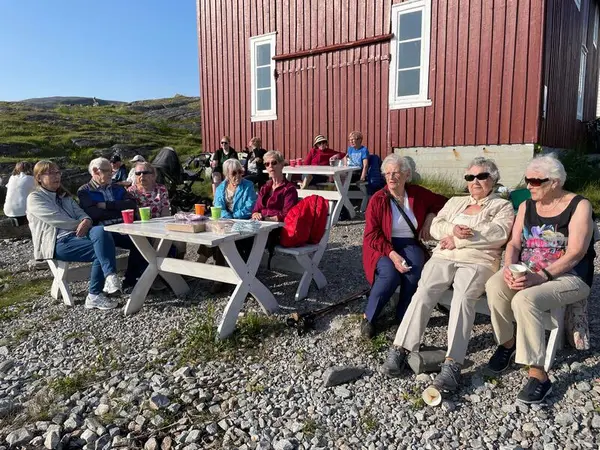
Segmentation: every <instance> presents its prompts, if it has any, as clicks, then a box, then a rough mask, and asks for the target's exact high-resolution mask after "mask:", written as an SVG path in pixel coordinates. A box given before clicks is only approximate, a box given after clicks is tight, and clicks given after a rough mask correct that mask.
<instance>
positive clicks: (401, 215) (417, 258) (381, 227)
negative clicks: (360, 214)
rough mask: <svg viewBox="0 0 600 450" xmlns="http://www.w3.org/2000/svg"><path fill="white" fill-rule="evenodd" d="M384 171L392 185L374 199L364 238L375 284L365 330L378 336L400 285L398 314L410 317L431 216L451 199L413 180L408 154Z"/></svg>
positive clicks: (366, 262) (368, 273) (367, 334)
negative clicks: (379, 321) (382, 317)
mask: <svg viewBox="0 0 600 450" xmlns="http://www.w3.org/2000/svg"><path fill="white" fill-rule="evenodd" d="M381 172H382V173H383V175H384V177H385V180H386V182H387V186H386V187H385V188H383V189H381V190H380V191H378V192H377V193H375V194H374V195H373V197H372V198H371V200H370V201H369V206H368V207H367V212H366V215H365V220H366V224H365V232H364V239H363V266H364V269H365V275H366V277H367V280H368V281H369V283H370V284H371V286H372V287H371V293H370V294H369V300H368V302H367V307H366V309H365V313H364V318H363V321H362V324H361V333H362V335H363V336H364V337H368V338H370V337H373V336H374V335H375V321H376V320H377V318H378V317H379V314H380V313H381V311H382V309H383V308H384V307H385V305H386V304H387V303H388V302H389V300H390V298H391V297H392V294H393V293H394V292H395V291H396V289H397V288H398V286H399V285H400V286H401V289H400V302H399V303H398V309H397V310H396V317H397V319H398V320H400V319H402V317H403V316H404V312H405V311H406V308H407V307H408V304H409V303H410V299H411V298H412V296H413V294H414V292H415V290H416V289H417V283H418V281H419V278H421V270H422V268H423V265H424V264H425V258H426V253H425V251H424V249H423V246H422V244H421V242H420V240H419V239H420V238H424V239H426V240H428V239H429V226H430V224H431V221H432V220H433V218H434V217H435V214H437V212H438V211H439V210H440V209H441V208H442V206H444V203H446V197H443V196H441V195H438V194H434V193H433V192H431V191H429V190H427V189H425V188H424V187H421V186H416V185H412V184H409V182H410V180H411V179H412V169H411V166H410V163H409V161H408V160H407V159H406V158H404V157H401V156H398V155H395V154H392V155H389V156H388V157H386V158H385V159H384V160H383V163H382V164H381Z"/></svg>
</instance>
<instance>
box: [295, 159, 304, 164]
mask: <svg viewBox="0 0 600 450" xmlns="http://www.w3.org/2000/svg"><path fill="white" fill-rule="evenodd" d="M296 165H297V166H303V165H304V161H303V160H302V158H298V159H297V160H296Z"/></svg>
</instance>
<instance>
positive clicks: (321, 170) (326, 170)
mask: <svg viewBox="0 0 600 450" xmlns="http://www.w3.org/2000/svg"><path fill="white" fill-rule="evenodd" d="M359 169H360V167H348V166H339V167H338V166H336V167H332V166H294V167H292V166H285V167H284V168H283V173H284V174H292V175H296V174H297V175H304V174H310V175H329V176H331V175H335V174H336V173H347V172H353V171H355V170H359Z"/></svg>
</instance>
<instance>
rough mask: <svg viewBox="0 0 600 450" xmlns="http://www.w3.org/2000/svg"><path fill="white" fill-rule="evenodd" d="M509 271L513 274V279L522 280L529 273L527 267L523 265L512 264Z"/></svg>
mask: <svg viewBox="0 0 600 450" xmlns="http://www.w3.org/2000/svg"><path fill="white" fill-rule="evenodd" d="M508 270H510V273H512V276H513V278H520V277H522V276H523V275H525V274H526V273H527V267H526V266H525V265H523V264H511V265H510V266H508Z"/></svg>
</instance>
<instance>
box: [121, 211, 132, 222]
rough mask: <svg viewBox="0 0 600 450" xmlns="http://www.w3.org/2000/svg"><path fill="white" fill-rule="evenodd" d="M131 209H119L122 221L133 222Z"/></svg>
mask: <svg viewBox="0 0 600 450" xmlns="http://www.w3.org/2000/svg"><path fill="white" fill-rule="evenodd" d="M133 212H134V211H133V209H124V210H123V211H121V217H123V223H133Z"/></svg>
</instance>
